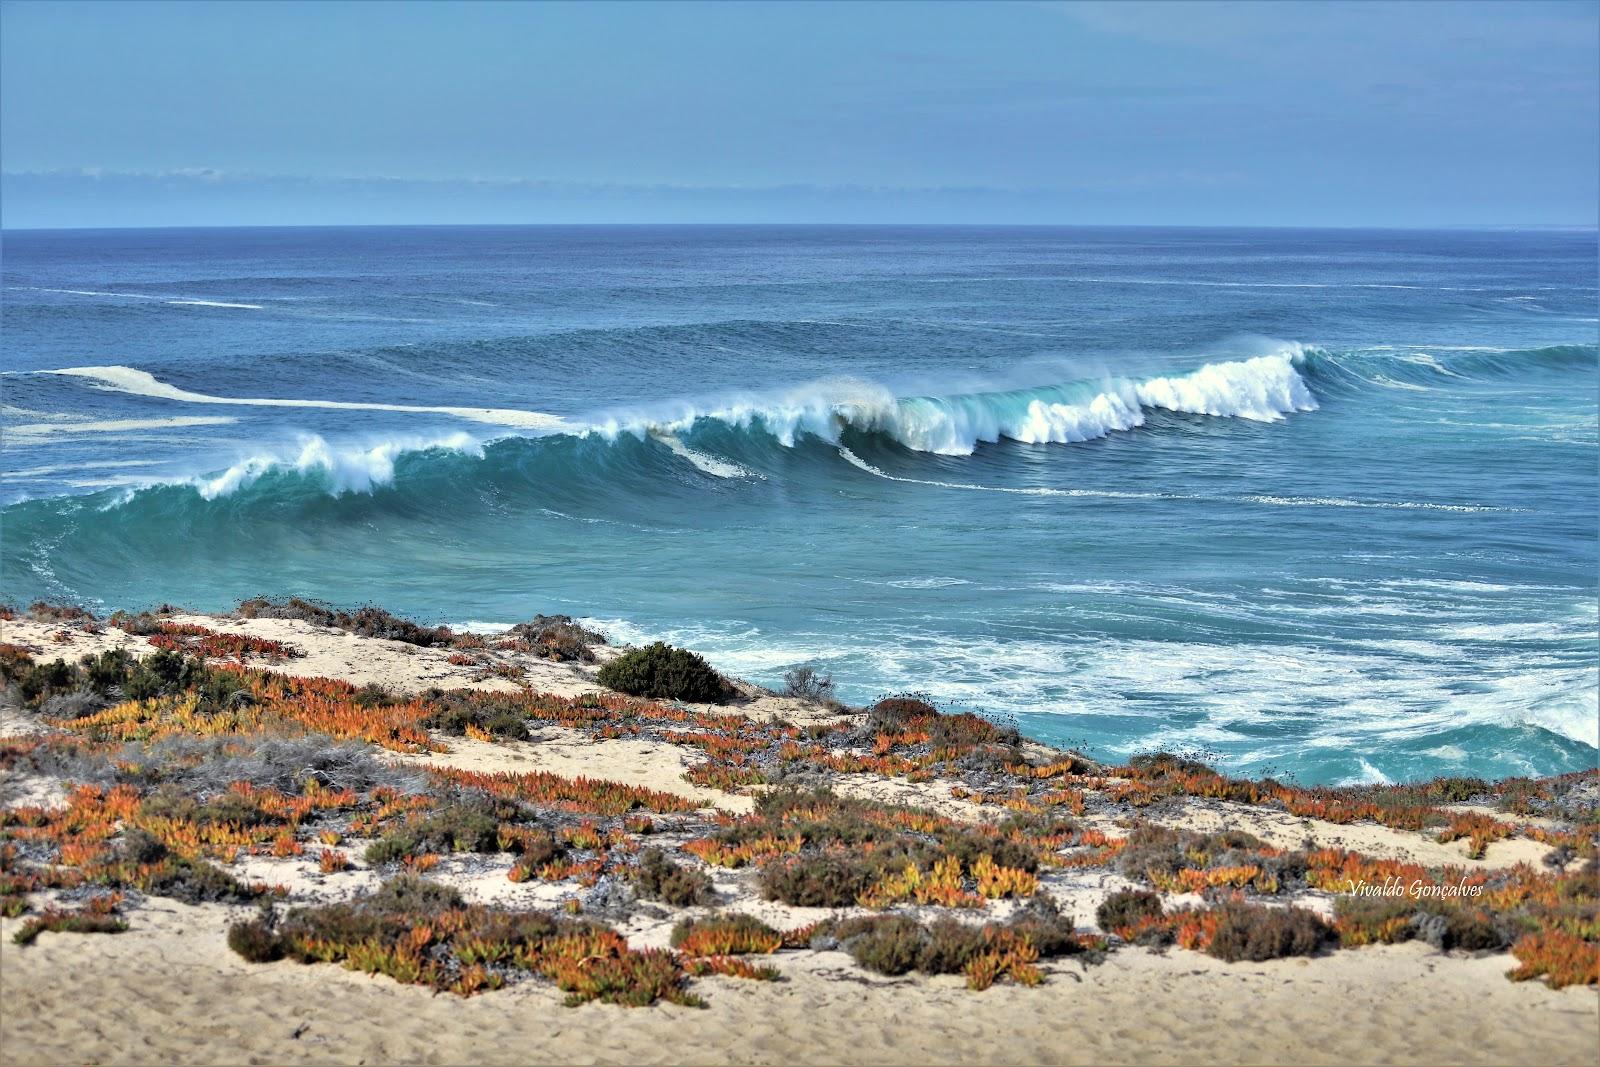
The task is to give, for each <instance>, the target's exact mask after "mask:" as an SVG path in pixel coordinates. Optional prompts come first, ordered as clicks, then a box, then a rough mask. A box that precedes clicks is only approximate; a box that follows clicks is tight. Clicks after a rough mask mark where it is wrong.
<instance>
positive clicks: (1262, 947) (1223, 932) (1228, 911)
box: [1205, 901, 1333, 963]
mask: <svg viewBox="0 0 1600 1067" xmlns="http://www.w3.org/2000/svg"><path fill="white" fill-rule="evenodd" d="M1213 913H1214V915H1215V919H1216V931H1215V933H1213V934H1212V935H1211V939H1210V942H1209V943H1208V944H1206V945H1205V951H1206V954H1207V955H1210V956H1215V957H1216V958H1217V959H1219V960H1224V961H1226V962H1228V963H1237V962H1238V961H1240V960H1249V961H1250V962H1252V963H1256V962H1260V961H1261V960H1273V959H1280V958H1282V957H1285V956H1310V955H1312V954H1313V953H1315V952H1316V951H1317V949H1319V948H1321V947H1322V945H1323V943H1324V942H1326V941H1327V940H1329V939H1330V938H1331V937H1332V935H1333V931H1332V929H1330V928H1329V926H1328V924H1327V923H1325V922H1323V921H1322V917H1321V916H1319V915H1317V914H1316V913H1315V912H1311V911H1307V910H1306V909H1304V908H1295V907H1288V908H1269V907H1266V906H1264V905H1261V904H1246V903H1242V902H1239V901H1229V902H1227V903H1225V904H1222V905H1219V906H1218V907H1217V908H1215V909H1213Z"/></svg>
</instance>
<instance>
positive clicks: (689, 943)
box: [672, 914, 783, 956]
mask: <svg viewBox="0 0 1600 1067" xmlns="http://www.w3.org/2000/svg"><path fill="white" fill-rule="evenodd" d="M782 945H783V935H782V934H781V933H779V932H778V931H776V930H774V929H773V928H772V927H770V926H768V925H767V924H766V923H764V922H762V921H761V920H760V919H757V918H756V917H755V916H753V915H738V914H736V915H712V916H709V917H707V918H704V919H684V920H683V921H682V922H680V923H678V925H677V926H675V927H673V928H672V947H673V948H676V949H679V950H681V951H683V952H685V953H687V954H688V955H690V956H738V955H744V954H746V953H752V952H754V953H767V952H776V951H778V949H779V948H780V947H782Z"/></svg>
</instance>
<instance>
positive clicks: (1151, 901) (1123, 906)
mask: <svg viewBox="0 0 1600 1067" xmlns="http://www.w3.org/2000/svg"><path fill="white" fill-rule="evenodd" d="M1162 910H1163V909H1162V906H1161V894H1159V893H1152V892H1150V890H1148V889H1119V890H1117V891H1116V892H1115V893H1112V894H1111V895H1110V896H1108V897H1106V899H1105V900H1102V901H1101V902H1100V906H1099V907H1098V908H1096V909H1095V912H1094V920H1095V922H1097V923H1099V924H1100V929H1102V930H1104V931H1106V932H1107V933H1110V932H1111V931H1113V930H1119V929H1123V928H1125V927H1129V926H1138V925H1139V923H1140V922H1142V921H1143V920H1145V919H1158V918H1160V917H1161V913H1162Z"/></svg>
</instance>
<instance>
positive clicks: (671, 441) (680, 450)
mask: <svg viewBox="0 0 1600 1067" xmlns="http://www.w3.org/2000/svg"><path fill="white" fill-rule="evenodd" d="M650 436H651V437H652V438H653V439H654V440H656V441H658V442H660V443H661V444H663V445H665V446H667V448H668V449H669V450H670V451H671V452H672V454H673V455H675V456H679V457H681V458H683V459H686V460H688V461H689V462H690V463H692V464H694V466H695V467H696V468H698V469H699V470H701V471H704V472H705V473H706V474H709V475H711V476H712V477H715V478H762V477H764V476H763V475H761V474H758V473H757V472H755V471H753V470H750V469H749V468H748V467H741V466H739V464H737V463H730V462H729V461H727V460H725V459H718V458H717V457H716V456H711V455H707V454H706V453H704V452H701V451H700V450H699V449H697V448H690V447H689V446H688V445H686V444H684V443H683V442H682V441H680V440H678V438H677V437H675V436H674V435H672V434H670V433H654V434H651V435H650Z"/></svg>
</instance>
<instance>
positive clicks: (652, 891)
mask: <svg viewBox="0 0 1600 1067" xmlns="http://www.w3.org/2000/svg"><path fill="white" fill-rule="evenodd" d="M631 878H632V881H633V884H634V887H635V888H636V889H638V891H639V895H640V896H643V897H647V898H649V899H651V900H660V901H663V902H665V903H667V904H671V905H672V906H674V907H678V908H687V907H692V906H693V905H696V904H710V903H712V902H713V901H715V900H716V893H715V892H714V890H713V888H712V882H711V876H710V875H708V874H706V873H705V872H704V871H697V870H694V869H693V868H690V867H685V866H682V865H681V864H677V863H674V862H672V860H670V859H668V858H667V855H666V853H664V852H662V851H661V850H660V849H659V848H647V849H645V850H644V852H642V853H640V855H639V865H638V866H637V867H635V868H633V871H632V872H631Z"/></svg>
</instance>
